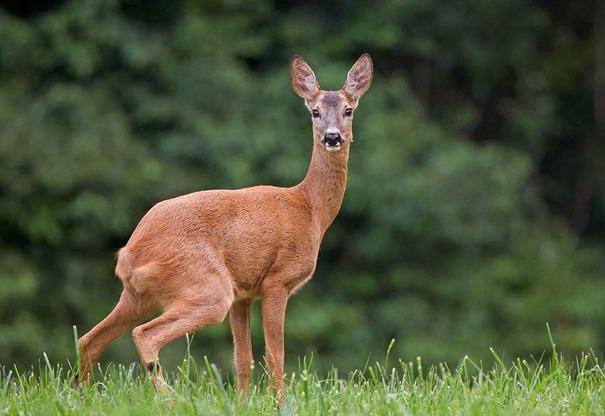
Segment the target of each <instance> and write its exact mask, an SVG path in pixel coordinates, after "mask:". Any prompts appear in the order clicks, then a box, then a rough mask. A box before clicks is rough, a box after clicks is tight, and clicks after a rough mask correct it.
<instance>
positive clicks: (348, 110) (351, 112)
mask: <svg viewBox="0 0 605 416" xmlns="http://www.w3.org/2000/svg"><path fill="white" fill-rule="evenodd" d="M351 114H353V109H352V108H347V109H346V110H345V116H347V117H351Z"/></svg>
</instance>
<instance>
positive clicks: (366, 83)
mask: <svg viewBox="0 0 605 416" xmlns="http://www.w3.org/2000/svg"><path fill="white" fill-rule="evenodd" d="M372 71H373V69H372V58H370V55H368V54H367V53H365V54H363V55H361V57H360V58H359V59H358V60H357V62H355V64H354V65H353V67H352V68H351V70H350V71H349V73H348V74H347V79H346V81H345V83H344V85H343V87H342V88H341V89H340V90H339V91H324V90H321V89H320V87H319V83H318V82H317V78H316V77H315V73H314V72H313V70H312V69H311V67H310V66H309V65H308V64H307V63H306V62H305V61H304V60H303V59H302V58H301V57H299V56H294V58H292V64H291V65H290V76H291V80H292V88H293V89H294V91H295V92H296V94H298V95H299V96H300V97H302V98H304V100H305V105H306V106H307V108H308V109H309V112H310V113H311V120H312V122H313V137H314V140H315V144H318V145H321V146H322V147H323V148H325V150H327V151H328V152H337V151H339V150H340V149H341V148H343V147H346V146H349V145H350V143H351V142H352V141H353V129H352V123H353V113H354V112H355V109H356V108H357V105H358V104H359V98H360V97H361V96H362V95H363V94H364V93H365V92H366V91H367V90H368V88H370V84H371V83H372Z"/></svg>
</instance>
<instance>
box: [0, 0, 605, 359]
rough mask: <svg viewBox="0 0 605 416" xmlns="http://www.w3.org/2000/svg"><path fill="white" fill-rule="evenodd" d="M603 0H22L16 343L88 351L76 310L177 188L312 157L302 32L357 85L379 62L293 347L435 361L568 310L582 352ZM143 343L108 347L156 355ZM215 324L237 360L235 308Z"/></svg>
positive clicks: (594, 311) (335, 80) (10, 71)
mask: <svg viewBox="0 0 605 416" xmlns="http://www.w3.org/2000/svg"><path fill="white" fill-rule="evenodd" d="M594 7H595V6H594V5H590V4H588V2H573V4H568V5H564V4H548V3H544V4H541V3H536V2H529V1H526V0H513V1H508V2H486V1H479V2H477V1H469V0H457V1H453V2H448V3H444V4H440V5H439V6H438V7H437V6H436V5H435V4H434V3H431V2H424V1H419V0H413V1H406V2H399V1H395V0H387V1H382V2H378V3H376V2H370V1H356V2H349V1H344V0H340V1H334V2H330V3H329V4H326V3H323V2H315V1H313V2H304V3H301V2H294V1H289V2H279V3H276V2H271V1H268V0H254V1H237V0H235V1H224V2H221V1H210V2H194V1H184V0H181V1H174V2H162V1H147V2H143V1H129V2H124V3H122V2H119V1H117V0H81V1H59V2H55V3H51V4H47V5H45V6H40V5H32V4H28V3H20V2H9V3H7V4H6V5H5V7H4V8H3V9H2V8H0V362H2V363H5V364H6V363H13V362H16V363H18V364H26V363H29V362H31V361H32V360H33V359H35V358H36V357H39V356H40V355H41V354H42V352H43V351H46V352H47V353H48V354H49V355H50V356H52V357H53V358H54V359H62V358H64V357H66V356H69V355H70V354H71V351H72V350H73V345H72V338H71V337H72V336H71V325H72V324H76V325H77V326H78V328H79V330H80V331H81V332H83V331H85V330H87V329H89V328H90V327H91V326H92V325H93V324H94V323H96V322H97V321H98V320H100V319H101V318H102V317H103V316H104V315H105V314H106V313H107V312H109V310H110V309H111V307H112V304H113V303H114V302H115V301H116V300H117V298H118V293H119V291H120V284H119V282H118V280H117V279H115V278H112V270H113V263H112V262H113V256H112V253H113V252H115V250H116V249H118V248H119V247H120V246H122V245H123V244H124V243H125V241H126V240H127V238H128V236H129V233H130V232H131V231H132V229H133V228H134V226H135V225H136V223H137V221H138V219H139V218H140V217H141V216H142V215H143V214H144V213H145V211H146V210H147V209H149V208H150V207H151V206H152V205H153V204H154V203H155V202H156V201H158V200H161V199H166V198H169V197H173V196H176V195H180V194H183V193H188V192H192V191H196V190H199V189H212V188H239V187H244V186H249V185H255V184H259V183H271V184H276V185H283V186H289V185H292V184H294V183H296V182H297V181H298V180H300V179H301V178H302V176H303V175H304V172H305V170H306V166H307V163H308V161H309V157H310V149H311V129H310V123H309V121H308V116H307V114H306V110H305V109H304V107H303V105H302V103H301V102H300V99H298V97H296V96H295V95H294V94H293V93H292V91H291V90H290V86H289V78H288V76H289V75H288V62H289V58H290V56H291V55H293V54H295V53H297V54H301V55H303V56H304V57H305V58H306V59H307V60H308V61H309V62H310V63H311V64H312V66H313V67H314V69H315V70H316V73H317V75H318V78H319V81H320V82H321V85H322V87H324V88H327V89H337V88H340V86H341V85H342V83H343V82H344V76H345V74H346V71H347V70H348V68H349V67H350V65H351V64H352V62H354V60H355V59H356V58H357V56H358V55H359V54H360V53H361V52H364V51H367V52H369V53H370V54H371V55H372V56H373V58H374V61H375V67H376V72H377V73H376V76H375V82H374V85H373V87H372V89H371V91H370V93H369V94H367V96H366V97H364V99H363V102H362V103H361V108H360V111H359V112H358V116H357V117H356V125H355V138H356V140H355V143H354V145H353V148H352V155H351V160H350V169H349V171H350V177H349V185H348V189H347V195H346V197H345V201H344V205H343V209H342V211H341V213H340V216H339V217H338V219H337V221H336V222H335V224H334V225H333V227H332V229H330V231H329V232H328V233H327V236H326V238H325V240H324V244H323V248H322V251H321V253H320V258H319V265H318V268H317V272H316V275H315V278H314V279H313V280H312V282H311V283H310V284H308V285H307V287H305V289H304V290H302V291H301V293H300V294H299V295H297V296H296V298H294V299H293V300H292V301H291V302H290V305H289V312H288V318H287V327H286V332H287V343H286V344H287V349H288V351H287V352H288V356H289V357H290V359H292V360H293V359H295V358H294V357H296V355H298V354H303V353H305V352H309V351H314V350H317V351H318V352H319V353H320V354H319V355H320V357H321V360H322V363H323V365H324V366H326V367H328V366H330V365H336V366H339V367H341V368H344V369H346V368H351V367H354V366H360V365H362V364H363V362H365V360H366V359H367V357H368V356H369V355H370V354H375V355H374V356H375V357H376V356H380V355H382V353H383V351H385V350H386V346H387V344H388V343H389V341H390V339H391V338H396V339H397V343H396V344H395V350H396V351H395V352H394V353H396V354H398V355H401V356H404V357H407V358H410V357H415V356H417V355H422V356H423V357H424V358H425V359H426V360H429V361H436V360H445V361H448V362H455V361H456V360H457V359H458V358H459V357H461V356H463V355H464V354H467V353H468V354H470V355H472V356H474V357H477V358H486V359H489V351H488V347H489V346H491V345H493V346H497V347H498V348H499V349H501V350H502V351H504V352H505V353H506V354H508V355H509V356H516V355H522V356H528V355H530V354H535V355H540V354H541V352H542V351H543V350H544V349H545V343H544V340H545V322H547V321H548V322H550V323H551V325H552V326H553V328H554V330H555V335H556V338H557V341H558V343H559V347H560V349H561V350H562V351H565V352H568V353H571V354H575V353H577V352H579V351H580V350H582V349H584V350H585V349H587V348H589V347H593V348H595V349H596V350H599V351H602V350H603V349H605V345H604V344H603V339H605V337H604V335H605V334H604V332H605V324H604V322H605V319H604V318H605V311H604V310H603V307H602V305H603V304H604V302H603V301H604V300H605V299H604V294H605V280H604V278H603V276H604V274H603V272H604V271H605V264H604V262H605V253H604V252H603V243H604V242H605V239H604V238H603V235H604V234H603V231H605V193H604V191H603V190H604V189H605V186H602V185H603V184H605V181H604V180H603V175H604V174H603V172H605V169H603V167H604V163H605V157H604V153H603V149H604V146H603V138H604V136H603V133H604V132H603V125H604V123H605V121H603V120H599V118H598V117H597V116H596V114H597V111H596V109H595V108H594V105H595V102H596V101H595V100H594V96H595V95H596V94H597V93H598V91H597V89H596V87H595V85H594V79H595V77H594V74H595V73H597V72H598V71H600V70H604V68H599V67H598V66H597V63H596V62H595V60H594V48H596V46H595V45H598V44H599V42H601V41H602V40H599V39H597V38H596V35H595V34H594V33H593V26H594V27H596V26H597V23H596V22H594V20H595V19H597V18H595V17H594V16H595V15H594V10H593V8H594ZM257 318H258V317H257ZM254 325H255V328H254V332H255V334H254V335H255V349H256V350H257V359H259V358H260V354H261V353H262V343H261V342H260V339H261V331H260V324H259V323H258V319H255V324H254ZM543 334H544V335H543ZM120 342H121V344H120V345H119V346H117V347H112V348H110V350H109V351H108V353H107V355H106V358H107V359H122V360H131V359H135V358H134V357H135V352H134V349H133V348H132V347H131V346H130V344H129V341H128V340H121V341H120ZM194 348H195V350H196V351H198V352H203V353H204V354H208V355H210V356H211V357H212V358H213V359H214V360H216V361H218V362H220V363H221V364H223V365H225V366H228V364H227V363H228V361H229V360H230V357H231V352H230V351H231V347H230V338H229V330H228V324H227V323H225V324H224V325H222V326H221V327H219V328H216V329H209V330H205V331H203V332H202V333H200V334H199V335H198V336H197V338H196V340H195V342H194ZM173 352H174V350H173ZM170 355H171V352H170V351H169V352H168V353H167V359H168V360H169V359H170ZM172 355H175V356H177V357H178V356H179V354H174V353H173V354H172Z"/></svg>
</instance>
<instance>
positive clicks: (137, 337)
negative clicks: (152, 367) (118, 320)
mask: <svg viewBox="0 0 605 416" xmlns="http://www.w3.org/2000/svg"><path fill="white" fill-rule="evenodd" d="M144 334H145V331H144V330H143V328H141V327H140V326H137V327H136V328H134V329H133V330H132V339H133V341H134V343H135V344H136V345H137V346H139V345H141V342H142V341H143V339H144V337H145V335H144Z"/></svg>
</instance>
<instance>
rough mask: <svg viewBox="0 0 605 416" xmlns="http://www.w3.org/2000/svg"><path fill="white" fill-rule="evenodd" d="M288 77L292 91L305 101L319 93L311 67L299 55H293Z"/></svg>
mask: <svg viewBox="0 0 605 416" xmlns="http://www.w3.org/2000/svg"><path fill="white" fill-rule="evenodd" d="M290 79H291V81H292V88H293V89H294V92H296V94H298V95H299V96H300V97H302V98H304V99H305V100H306V101H311V100H312V99H314V98H315V97H316V96H317V94H319V84H318V83H317V78H315V73H314V72H313V70H312V69H311V67H310V66H309V65H308V64H307V63H306V62H305V61H304V59H302V58H301V57H300V56H297V55H294V57H293V58H292V62H291V63H290Z"/></svg>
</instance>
